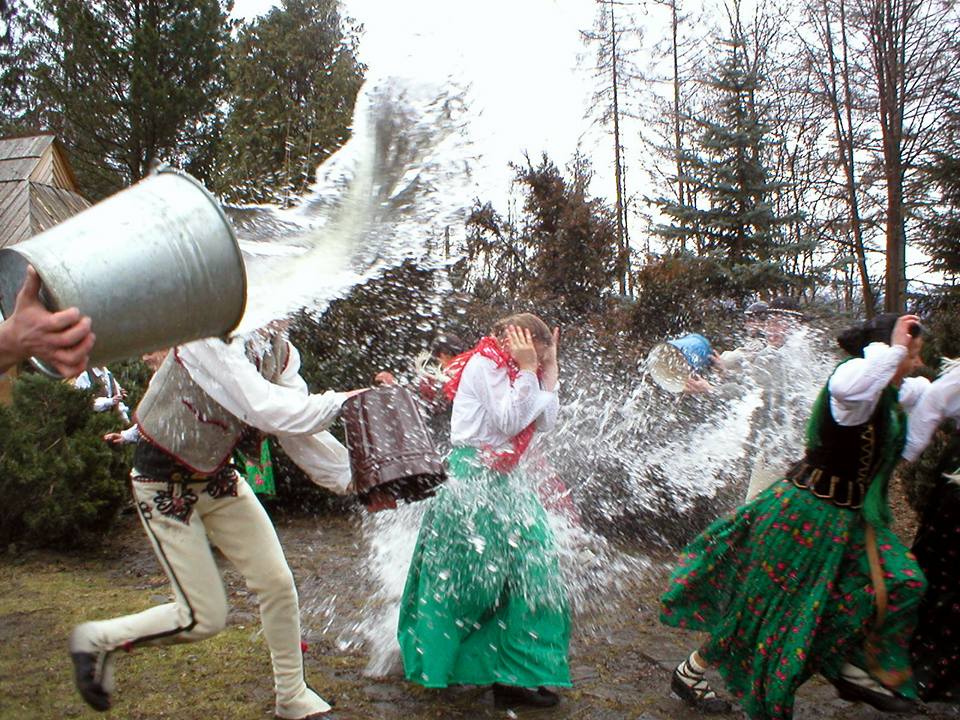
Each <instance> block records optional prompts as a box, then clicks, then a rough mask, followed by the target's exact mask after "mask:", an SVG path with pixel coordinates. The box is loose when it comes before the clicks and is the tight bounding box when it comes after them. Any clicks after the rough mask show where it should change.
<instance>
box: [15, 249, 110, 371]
mask: <svg viewBox="0 0 960 720" xmlns="http://www.w3.org/2000/svg"><path fill="white" fill-rule="evenodd" d="M94 339H95V337H94V334H93V333H92V332H91V331H90V318H88V317H82V316H81V315H80V311H79V310H77V309H76V308H70V309H68V310H61V311H60V312H56V313H52V312H50V311H49V310H47V309H46V307H44V305H43V303H42V302H41V301H40V276H39V275H37V272H36V271H35V270H34V269H33V268H32V267H31V268H28V270H27V277H26V280H24V283H23V287H22V288H21V290H20V292H19V293H18V294H17V301H16V305H15V307H14V310H13V313H12V314H11V315H10V317H9V318H7V319H5V320H4V321H3V322H2V323H0V372H5V371H6V370H8V369H9V368H10V367H12V366H13V365H16V364H17V363H19V362H22V361H23V360H26V359H27V358H28V357H31V356H35V357H38V358H40V359H42V360H46V361H47V362H49V363H50V364H51V365H53V366H54V367H55V368H56V369H57V371H58V372H60V374H62V375H63V376H64V377H73V376H75V375H79V374H80V373H81V372H82V371H83V369H84V368H85V367H86V365H87V358H88V357H89V355H90V350H91V349H92V348H93V342H94Z"/></svg>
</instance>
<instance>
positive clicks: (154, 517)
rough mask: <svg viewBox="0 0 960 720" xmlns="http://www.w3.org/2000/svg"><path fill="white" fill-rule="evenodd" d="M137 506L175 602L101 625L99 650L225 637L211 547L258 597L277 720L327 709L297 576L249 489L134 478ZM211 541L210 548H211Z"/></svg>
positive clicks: (221, 598)
mask: <svg viewBox="0 0 960 720" xmlns="http://www.w3.org/2000/svg"><path fill="white" fill-rule="evenodd" d="M133 492H134V500H135V502H136V503H137V507H138V509H139V512H140V517H141V520H142V522H143V525H144V528H145V530H146V532H147V536H148V537H149V538H150V541H151V543H152V545H153V548H154V550H155V551H156V553H157V557H158V559H159V560H160V563H161V565H163V568H164V570H165V571H166V572H167V575H168V577H169V578H170V583H171V586H172V588H173V593H174V598H175V600H174V602H172V603H167V604H166V605H160V606H158V607H154V608H151V609H149V610H146V611H144V612H141V613H136V614H134V615H128V616H125V617H121V618H116V619H113V620H106V621H102V622H98V623H95V625H94V627H95V631H96V641H97V644H98V645H99V646H100V647H103V648H105V649H113V648H117V647H130V646H133V645H141V644H159V643H163V644H166V643H180V642H191V641H194V640H200V639H202V638H205V637H209V636H210V635H214V634H216V633H217V632H219V631H220V630H221V629H223V627H224V625H225V623H226V616H227V600H226V594H225V592H224V589H223V583H222V581H221V579H220V573H219V571H218V570H217V566H216V562H215V561H214V558H213V555H212V553H211V550H210V542H213V544H215V545H216V546H217V547H219V548H220V550H221V551H222V552H223V554H224V555H225V556H226V557H227V559H229V560H230V561H231V562H232V563H233V564H234V566H236V568H237V570H239V571H240V573H241V574H242V575H243V576H244V578H245V579H246V581H247V586H248V588H249V589H250V590H251V591H252V592H254V593H256V594H257V597H258V599H259V601H260V615H261V619H262V622H263V630H264V637H265V639H266V641H267V645H268V646H269V648H270V657H271V660H272V662H273V671H274V686H275V689H276V693H277V714H278V715H280V716H281V717H284V718H288V717H289V718H298V717H303V716H305V715H308V714H310V713H315V712H323V711H325V710H326V709H328V707H329V706H328V705H327V704H326V703H325V702H324V701H323V700H322V699H321V698H320V697H319V696H318V695H316V694H315V693H314V692H312V691H311V690H309V688H307V686H306V682H305V681H304V676H303V656H302V653H301V649H300V612H299V606H298V599H297V591H296V587H295V585H294V581H293V574H292V573H291V572H290V568H289V566H288V565H287V562H286V559H285V558H284V556H283V550H282V549H281V547H280V541H279V540H278V538H277V534H276V531H275V530H274V527H273V524H272V523H271V522H270V518H269V517H268V516H267V514H266V512H265V511H264V509H263V507H262V506H261V505H260V502H259V501H258V500H257V499H256V496H255V495H254V493H253V491H252V490H250V487H249V486H248V485H247V483H245V482H242V481H241V482H234V483H233V484H232V485H231V486H230V487H229V488H228V489H227V490H226V491H225V489H224V487H223V486H222V485H221V486H218V487H216V488H214V489H213V490H212V491H211V490H210V489H209V488H204V486H203V485H202V484H188V485H179V484H171V483H165V482H155V481H150V480H146V479H138V478H135V479H134V481H133ZM208 539H209V540H208Z"/></svg>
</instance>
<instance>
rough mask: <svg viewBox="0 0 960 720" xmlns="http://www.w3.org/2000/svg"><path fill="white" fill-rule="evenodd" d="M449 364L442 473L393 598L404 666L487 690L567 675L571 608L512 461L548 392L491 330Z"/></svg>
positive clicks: (551, 399)
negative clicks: (447, 442) (446, 474)
mask: <svg viewBox="0 0 960 720" xmlns="http://www.w3.org/2000/svg"><path fill="white" fill-rule="evenodd" d="M448 372H449V374H450V377H451V379H450V381H449V382H448V383H447V385H446V386H445V392H446V393H447V396H448V397H450V398H452V400H453V413H452V418H451V442H452V444H453V450H452V452H451V453H450V456H449V461H448V464H449V471H450V478H449V480H448V481H447V483H446V484H444V485H442V486H441V487H440V488H439V490H438V492H437V496H436V498H434V499H433V501H432V503H431V505H430V507H429V508H428V509H427V511H426V514H425V515H424V518H423V522H422V524H421V526H420V535H419V538H418V539H417V545H416V549H415V550H414V554H413V560H412V561H411V564H410V570H409V573H408V575H407V582H406V587H405V588H404V593H403V597H402V600H401V605H400V622H399V628H398V639H399V642H400V649H401V654H402V658H403V667H404V671H405V673H406V677H407V679H408V680H410V681H412V682H415V683H418V684H419V685H423V686H424V687H430V688H442V687H447V686H448V685H458V684H469V685H491V684H493V685H494V686H495V692H496V691H497V690H498V686H511V688H516V689H521V688H540V692H541V693H542V692H543V689H542V688H543V687H544V686H563V687H569V686H570V673H569V669H568V665H567V648H568V644H569V637H570V615H569V610H568V606H567V600H566V593H565V591H564V587H563V582H562V578H561V575H560V567H559V562H558V558H557V554H556V551H555V547H554V541H553V537H552V536H551V533H550V530H549V527H548V525H547V517H546V513H545V511H544V509H543V506H542V505H541V503H540V500H539V499H538V497H537V491H536V489H535V488H534V487H532V486H531V485H530V484H528V482H527V479H526V478H525V477H524V476H523V475H522V474H521V473H520V472H517V471H515V468H516V465H517V462H518V461H519V460H520V458H521V456H522V455H523V453H524V451H525V450H526V449H527V447H528V446H529V444H530V441H531V439H532V438H533V435H534V433H535V432H536V431H538V430H549V429H550V428H552V427H553V426H554V424H555V423H556V417H557V411H558V401H557V394H556V392H548V391H546V390H543V389H542V388H541V387H540V382H539V379H538V377H537V374H536V373H534V372H530V371H527V370H520V369H519V368H518V367H517V365H516V363H515V362H514V360H513V358H512V357H511V356H510V355H509V354H507V353H506V352H505V351H504V350H503V349H502V348H501V347H500V345H499V343H498V342H497V340H496V339H495V338H492V337H486V338H483V339H482V340H481V341H480V343H479V344H478V345H477V346H476V347H475V348H474V349H473V350H470V351H468V352H466V353H464V354H462V355H460V356H458V357H457V358H456V359H454V361H453V363H452V364H451V366H450V368H449V369H448ZM499 689H502V688H499ZM553 697H554V700H553V702H555V696H553Z"/></svg>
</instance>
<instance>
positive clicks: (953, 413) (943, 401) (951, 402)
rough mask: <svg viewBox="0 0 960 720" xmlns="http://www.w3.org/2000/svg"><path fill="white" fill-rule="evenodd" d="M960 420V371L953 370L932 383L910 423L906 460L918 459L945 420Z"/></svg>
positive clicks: (911, 416)
mask: <svg viewBox="0 0 960 720" xmlns="http://www.w3.org/2000/svg"><path fill="white" fill-rule="evenodd" d="M948 417H950V418H953V419H954V420H957V421H960V368H955V369H954V370H951V371H950V372H948V373H947V374H946V375H942V376H940V377H938V378H937V379H936V380H934V381H933V382H932V383H930V387H928V388H927V390H926V392H924V393H923V397H921V398H920V401H919V402H918V403H917V404H916V406H915V407H914V410H913V412H911V413H910V418H909V420H908V422H907V444H906V447H904V449H903V457H904V459H906V460H911V461H912V460H916V459H917V458H918V457H920V453H922V452H923V451H924V449H925V448H926V447H927V445H928V444H929V443H930V438H932V437H933V433H934V432H935V431H936V429H937V427H938V426H939V425H940V423H941V422H942V421H943V420H944V419H945V418H948Z"/></svg>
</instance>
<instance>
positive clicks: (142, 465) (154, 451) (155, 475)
mask: <svg viewBox="0 0 960 720" xmlns="http://www.w3.org/2000/svg"><path fill="white" fill-rule="evenodd" d="M133 467H134V468H135V469H136V470H137V471H138V472H139V473H140V475H139V476H138V479H139V480H157V481H160V482H176V483H187V482H210V480H212V479H215V478H223V477H226V476H227V475H232V474H233V472H234V467H233V466H232V465H225V466H224V467H222V468H218V469H217V470H214V471H213V472H209V473H201V472H195V471H193V470H191V469H190V468H188V467H187V466H185V465H183V464H181V463H178V462H177V461H176V460H174V459H173V458H172V457H170V456H169V455H167V453H165V452H163V451H162V450H160V449H159V448H156V447H154V446H153V445H151V444H150V443H149V442H146V441H143V440H141V441H140V442H139V443H137V448H136V450H135V451H134V453H133Z"/></svg>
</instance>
